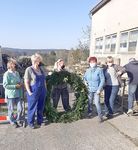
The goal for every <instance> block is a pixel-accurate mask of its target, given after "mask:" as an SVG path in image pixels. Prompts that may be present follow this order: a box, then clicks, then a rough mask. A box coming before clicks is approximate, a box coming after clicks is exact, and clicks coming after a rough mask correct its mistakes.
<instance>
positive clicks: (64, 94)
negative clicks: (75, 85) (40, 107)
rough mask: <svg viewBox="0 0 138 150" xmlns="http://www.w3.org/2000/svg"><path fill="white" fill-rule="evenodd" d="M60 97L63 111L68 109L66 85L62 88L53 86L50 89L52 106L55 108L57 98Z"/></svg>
mask: <svg viewBox="0 0 138 150" xmlns="http://www.w3.org/2000/svg"><path fill="white" fill-rule="evenodd" d="M60 96H61V99H62V105H63V108H64V110H65V111H67V110H69V109H70V106H69V92H68V89H67V87H65V88H63V89H59V88H54V89H53V91H52V99H53V107H54V108H57V106H58V102H59V99H60Z"/></svg>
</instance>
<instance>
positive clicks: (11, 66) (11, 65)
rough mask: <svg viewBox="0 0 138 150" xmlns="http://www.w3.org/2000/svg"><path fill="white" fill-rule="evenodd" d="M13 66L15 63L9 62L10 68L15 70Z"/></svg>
mask: <svg viewBox="0 0 138 150" xmlns="http://www.w3.org/2000/svg"><path fill="white" fill-rule="evenodd" d="M15 66H16V64H15V63H11V64H10V69H11V70H13V71H14V70H15Z"/></svg>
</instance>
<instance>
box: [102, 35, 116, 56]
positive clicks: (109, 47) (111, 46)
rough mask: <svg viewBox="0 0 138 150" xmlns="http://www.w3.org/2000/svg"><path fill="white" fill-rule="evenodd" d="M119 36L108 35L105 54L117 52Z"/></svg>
mask: <svg viewBox="0 0 138 150" xmlns="http://www.w3.org/2000/svg"><path fill="white" fill-rule="evenodd" d="M116 38H117V35H116V34H114V35H108V36H106V37H105V52H106V53H107V52H108V53H110V52H115V49H116Z"/></svg>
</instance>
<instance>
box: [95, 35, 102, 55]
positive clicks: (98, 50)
mask: <svg viewBox="0 0 138 150" xmlns="http://www.w3.org/2000/svg"><path fill="white" fill-rule="evenodd" d="M102 49H103V38H102V37H100V38H96V40H95V53H101V52H102Z"/></svg>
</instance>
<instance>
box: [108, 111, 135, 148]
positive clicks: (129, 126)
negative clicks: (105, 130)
mask: <svg viewBox="0 0 138 150" xmlns="http://www.w3.org/2000/svg"><path fill="white" fill-rule="evenodd" d="M108 122H109V123H110V124H111V125H112V126H113V127H114V128H116V129H117V130H118V131H119V132H120V134H122V135H124V136H125V137H126V138H128V139H129V140H130V141H132V142H133V143H134V144H135V145H136V146H138V116H128V115H127V114H125V113H124V114H122V115H120V116H117V117H115V118H113V119H110V120H108Z"/></svg>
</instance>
